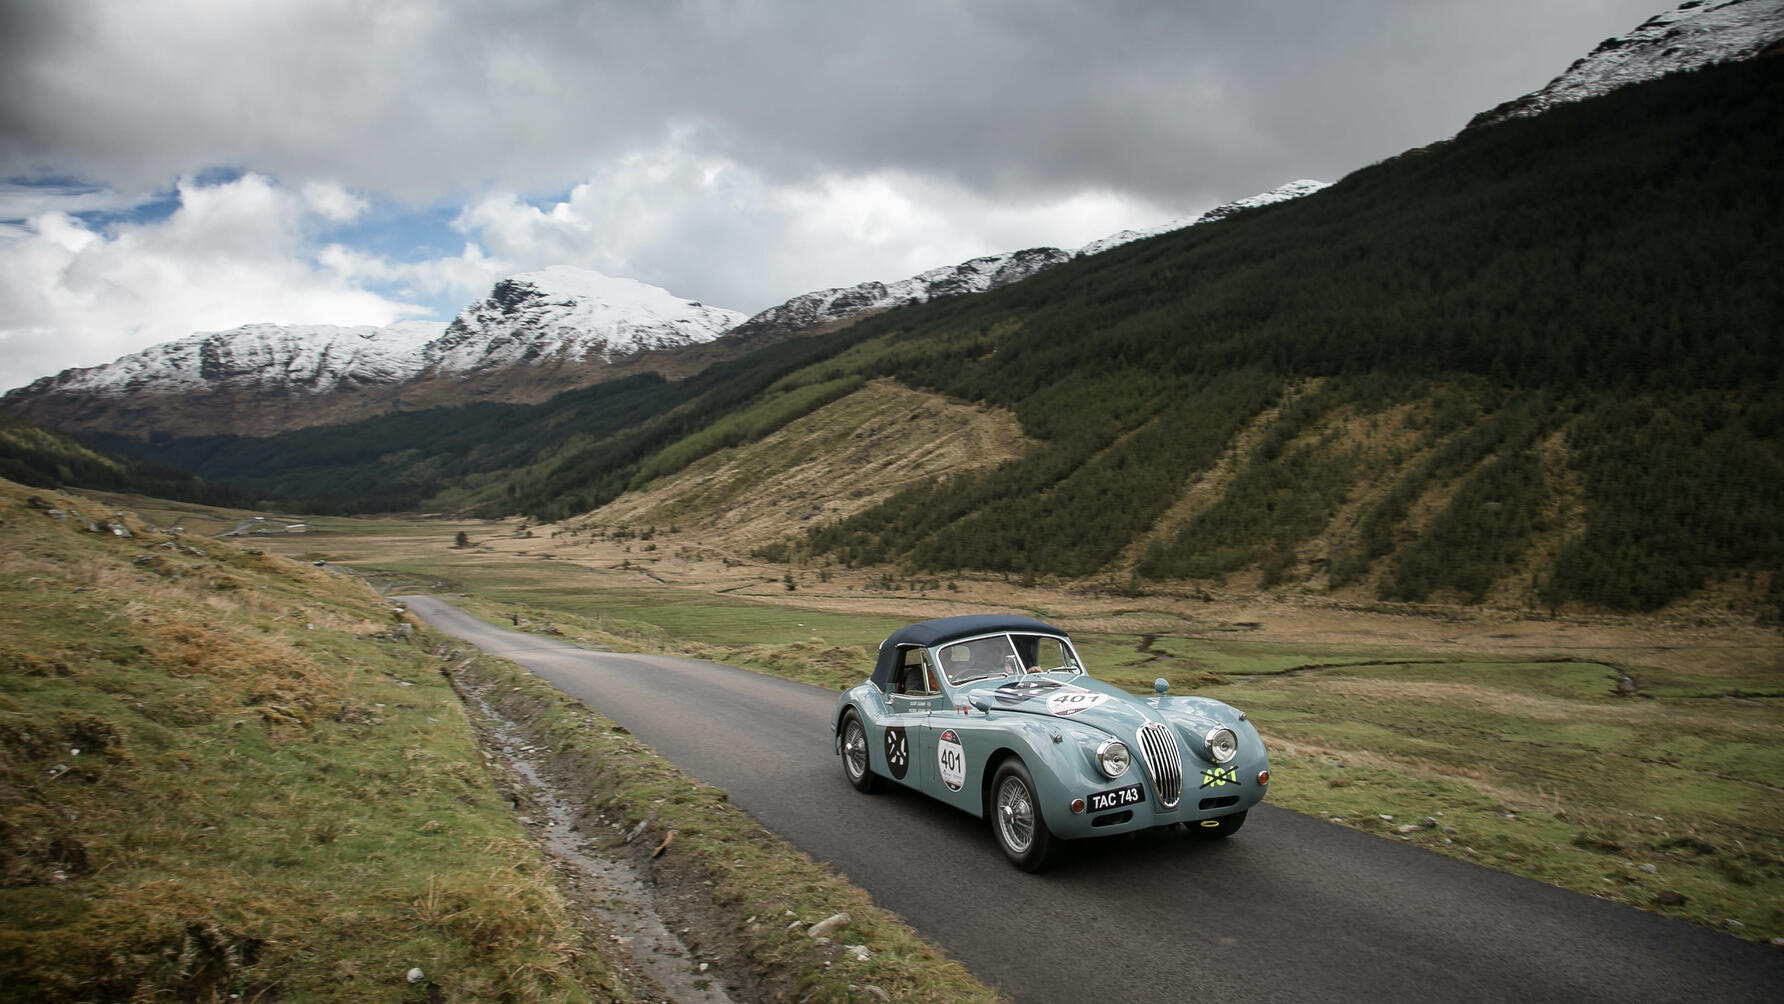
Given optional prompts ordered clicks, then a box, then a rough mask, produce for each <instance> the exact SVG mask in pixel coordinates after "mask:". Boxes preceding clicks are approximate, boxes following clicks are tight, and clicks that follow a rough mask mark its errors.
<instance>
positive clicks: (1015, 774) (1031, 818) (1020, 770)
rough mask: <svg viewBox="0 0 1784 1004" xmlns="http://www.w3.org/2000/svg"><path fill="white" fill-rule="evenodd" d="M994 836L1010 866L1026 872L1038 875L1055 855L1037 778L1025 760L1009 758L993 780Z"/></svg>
mask: <svg viewBox="0 0 1784 1004" xmlns="http://www.w3.org/2000/svg"><path fill="white" fill-rule="evenodd" d="M987 808H988V810H989V811H988V812H987V813H986V815H987V816H989V817H990V818H991V835H992V836H993V837H995V838H996V839H997V846H999V847H1001V848H1003V852H1004V856H1005V857H1007V858H1009V859H1010V863H1011V864H1013V865H1015V866H1016V867H1018V868H1020V869H1022V870H1023V871H1025V872H1038V871H1040V870H1041V869H1042V868H1045V867H1046V866H1047V860H1048V858H1050V857H1051V856H1052V853H1053V847H1054V839H1053V834H1052V833H1050V832H1048V830H1047V820H1046V818H1045V817H1044V816H1042V814H1041V801H1040V799H1039V798H1038V797H1037V796H1036V795H1035V786H1034V778H1033V777H1031V776H1029V773H1028V768H1027V767H1026V766H1024V765H1023V763H1022V761H1020V760H1017V759H1014V758H1012V759H1009V760H1005V761H1004V762H1003V765H1002V766H1000V767H998V768H997V773H996V775H994V776H993V778H992V781H991V802H990V805H989V806H988V807H987Z"/></svg>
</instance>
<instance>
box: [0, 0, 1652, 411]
mask: <svg viewBox="0 0 1784 1004" xmlns="http://www.w3.org/2000/svg"><path fill="white" fill-rule="evenodd" d="M1670 6H1671V4H1670V3H1668V2H1667V0H1498V2H1495V3H1482V2H1480V0H1076V2H1068V0H875V2H856V0H754V2H744V0H737V2H725V0H629V2H599V0H507V2H502V3H496V2H472V0H376V2H374V0H252V2H249V0H241V2H228V0H0V161H3V164H0V389H5V388H10V387H14V386H18V385H21V384H24V383H27V382H29V381H30V380H32V379H34V378H36V377H39V376H44V375H48V374H51V373H55V372H57V371H59V370H61V369H64V368H66V367H69V366H91V365H96V364H99V363H104V362H109V361H111V360H112V359H114V358H116V357H117V356H119V355H121V354H123V353H126V352H131V351H135V350H137V349H141V348H144V347H147V346H149V345H152V344H156V343H158V342H163V341H167V340H169V339H173V338H178V337H181V336H184V335H186V334H190V333H191V332H193V331H209V330H221V329H226V328H231V327H235V326H237V325H240V324H246V323H252V322H261V321H270V322H276V323H330V324H387V323H390V322H392V321H396V320H401V319H405V318H435V319H441V320H445V319H449V318H450V317H451V316H452V315H453V314H454V313H456V312H457V310H458V309H459V308H460V307H462V306H464V305H465V304H467V303H469V302H470V301H471V300H473V299H475V298H476V297H478V296H480V295H481V294H483V293H484V292H486V291H487V289H488V288H489V286H490V284H491V283H492V282H493V281H494V280H495V279H497V278H499V277H501V276H503V275H508V274H512V273H514V272H520V271H527V270H531V269H536V268H541V267H544V266H546V265H553V264H569V265H578V266H582V267H585V268H592V269H597V270H599V271H601V272H604V273H607V274H609V275H618V276H629V277H632V278H636V279H641V280H643V281H645V282H649V283H653V284H656V285H659V286H663V287H665V288H667V289H669V290H671V291H672V292H674V293H676V294H677V295H680V296H685V297H689V298H692V299H697V300H701V301H703V302H707V303H712V304H716V305H718V306H724V307H730V308H732V309H735V310H742V311H746V312H754V311H757V310H760V309H762V308H764V307H768V306H771V305H773V304H775V303H779V302H780V301H782V300H785V299H787V298H788V297H790V296H793V295H796V294H798V293H802V292H807V291H809V290H813V289H821V288H825V287H828V286H838V285H851V284H853V283H856V282H861V281H864V280H869V279H882V280H890V279H897V278H902V277H904V276H907V275H911V274H914V273H916V272H919V271H922V270H924V269H926V268H931V267H934V266H936V265H942V264H951V263H954V262H958V261H962V260H965V259H967V258H971V257H974V256H976V255H981V254H988V253H992V252H996V251H1004V250H1011V249H1016V248H1022V247H1032V246H1036V245H1044V244H1050V245H1055V246H1061V247H1076V246H1078V245H1081V244H1084V243H1087V242H1088V241H1090V240H1092V239H1095V238H1097V237H1102V236H1105V235H1107V234H1110V233H1113V232H1115V231H1118V230H1122V229H1125V228H1130V227H1143V226H1151V225H1155V224H1158V223H1162V222H1165V221H1166V220H1170V219H1175V218H1178V217H1183V216H1189V215H1193V214H1196V213H1199V212H1201V211H1202V210H1205V209H1207V208H1209V207H1211V206H1214V205H1218V204H1220V203H1222V202H1226V201H1229V200H1231V199H1235V198H1239V197H1242V196H1246V195H1251V194H1254V193H1256V192H1259V191H1263V190H1266V189H1270V188H1274V187H1276V186H1277V185H1280V184H1282V183H1284V182H1287V181H1292V180H1295V179H1298V178H1316V179H1319V180H1323V181H1334V180H1336V179H1337V178H1339V177H1340V176H1342V175H1344V174H1346V173H1348V172H1350V171H1352V170H1355V169H1357V168H1359V167H1363V166H1366V165H1368V164H1370V163H1372V162H1374V161H1377V160H1380V159H1382V158H1384V157H1388V156H1392V155H1393V154H1396V153H1398V152H1400V151H1402V150H1404V149H1406V148H1408V147H1412V146H1418V145H1422V144H1424V143H1427V142H1430V141H1432V140H1434V139H1439V138H1442V137H1446V136H1449V135H1451V134H1453V133H1454V132H1455V131H1456V130H1457V129H1458V128H1460V127H1461V126H1462V125H1463V124H1464V123H1466V121H1467V120H1468V118H1469V116H1471V115H1472V114H1473V113H1475V112H1477V111H1480V110H1482V109H1485V108H1488V107H1491V106H1492V105H1495V104H1497V103H1498V102H1500V101H1503V100H1506V99H1508V98H1512V97H1516V96H1518V95H1520V94H1523V93H1525V92H1527V91H1531V90H1534V89H1536V88H1538V87H1540V86H1542V85H1543V84H1544V83H1547V82H1548V80H1549V79H1550V78H1552V77H1553V76H1555V75H1556V74H1557V73H1559V72H1561V71H1562V70H1563V69H1565V68H1566V67H1567V65H1568V64H1569V63H1570V62H1572V61H1573V60H1574V59H1575V58H1577V57H1579V56H1582V55H1584V54H1585V53H1586V52H1587V51H1589V50H1590V49H1591V48H1592V47H1593V46H1594V45H1595V44H1597V42H1598V41H1599V40H1601V39H1603V38H1604V37H1606V36H1608V35H1613V34H1621V33H1623V32H1626V31H1628V30H1629V29H1631V28H1634V27H1635V26H1636V25H1637V24H1639V23H1640V22H1641V21H1643V20H1644V19H1646V18H1647V17H1648V16H1649V15H1650V14H1653V13H1657V12H1658V11H1660V10H1664V9H1667V8H1668V7H1670Z"/></svg>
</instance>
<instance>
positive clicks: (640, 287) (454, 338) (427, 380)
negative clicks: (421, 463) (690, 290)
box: [0, 181, 1325, 438]
mask: <svg viewBox="0 0 1784 1004" xmlns="http://www.w3.org/2000/svg"><path fill="white" fill-rule="evenodd" d="M1323 187H1325V186H1324V183H1322V182H1317V181H1296V182H1291V183H1290V184H1287V185H1283V186H1281V187H1279V188H1276V189H1273V190H1271V191H1269V192H1264V193H1261V194H1259V195H1254V196H1251V197H1249V198H1244V199H1239V200H1237V201H1234V202H1230V203H1227V204H1225V205H1223V206H1219V207H1217V208H1215V209H1211V210H1209V211H1208V212H1206V213H1203V214H1202V215H1201V216H1198V217H1195V218H1193V219H1183V220H1177V221H1174V222H1172V223H1168V224H1165V225H1163V226H1160V227H1154V228H1152V229H1149V230H1144V231H1135V230H1124V231H1122V232H1121V233H1119V234H1115V235H1113V236H1110V237H1106V238H1103V239H1102V240H1099V241H1096V242H1094V243H1092V244H1090V245H1087V246H1086V247H1084V248H1082V249H1079V250H1077V251H1062V250H1060V249H1058V248H1030V249H1028V250H1024V251H1012V252H1007V253H1004V254H998V255H988V256H985V257H982V258H974V259H972V260H971V261H966V262H962V263H960V264H958V265H947V266H942V267H940V268H934V269H930V270H929V271H927V272H923V273H921V274H919V275H915V276H912V277H910V278H908V279H901V280H898V281H895V282H889V283H882V282H866V283H861V284H859V285H856V286H851V287H848V288H839V289H827V290H819V291H817V292H814V293H805V294H802V295H800V296H796V297H794V298H792V299H791V300H788V301H787V302H785V303H783V304H780V305H779V306H776V307H771V308H769V309H768V310H764V311H762V312H761V313H758V314H756V315H755V316H754V317H749V318H745V317H744V315H743V314H741V313H738V312H737V311H733V310H725V309H722V308H718V307H710V306H706V305H704V304H701V303H698V302H695V301H691V300H684V299H681V298H679V297H676V296H674V295H672V294H670V293H669V292H668V291H667V290H663V289H660V288H658V287H655V286H650V285H647V284H645V283H641V282H638V281H636V280H633V279H622V278H612V277H609V276H605V275H602V274H601V273H599V272H594V271H590V270H587V269H580V268H572V267H568V266H552V267H549V268H546V269H543V270H540V271H537V272H527V273H523V274H519V275H513V276H509V277H508V278H505V279H503V280H501V281H499V282H497V283H496V284H495V286H494V288H492V289H491V290H490V293H489V295H488V296H486V297H484V298H482V299H480V300H478V301H477V302H476V303H473V304H471V305H470V306H468V307H466V308H465V309H464V310H463V311H461V312H460V313H459V315H458V316H457V317H456V318H455V319H454V320H453V321H452V322H451V323H450V324H448V325H445V326H444V328H442V326H441V325H440V324H439V323H437V322H433V321H408V322H403V323H400V324H395V325H391V326H390V327H386V328H376V327H367V326H360V327H337V326H332V325H274V324H250V325H245V326H243V327H240V328H235V329H233V330H230V331H220V332H203V333H199V334H195V335H192V336H190V337H187V338H182V339H179V340H177V341H173V342H168V343H166V344H163V345H158V346H154V347H152V348H149V349H145V350H143V351H141V352H137V353H133V354H131V355H127V356H124V357H122V358H120V359H118V360H116V361H114V362H112V363H108V364H106V365H103V366H95V367H89V368H84V369H71V370H64V371H63V372H61V373H59V374H56V375H55V376H51V377H45V378H43V379H41V380H37V381H35V382H33V383H32V384H30V385H29V386H27V387H22V388H18V389H16V390H13V391H11V392H9V393H8V394H7V395H6V396H5V398H4V399H3V400H0V410H4V411H7V412H10V413H12V414H14V415H18V416H21V417H24V418H28V419H31V420H33V421H36V422H39V423H42V424H44V425H48V426H52V427H55V428H59V429H66V430H70V431H77V432H97V433H102V434H107V435H125V436H134V437H138V438H145V437H148V436H151V435H168V434H173V435H204V434H207V433H212V432H217V431H220V430H230V431H235V432H246V433H250V434H255V435H268V434H272V433H276V432H280V431H283V430H287V429H294V428H303V427H307V426H316V425H334V424H340V423H343V422H351V421H356V420H358V419H361V418H366V417H369V416H372V415H376V414H381V413H384V412H389V411H400V410H404V409H410V410H412V409H415V408H424V407H430V406H434V405H446V404H457V403H464V402H468V401H498V402H510V403H538V402H541V401H544V400H546V399H548V398H550V397H551V396H552V395H554V394H558V393H561V392H563V391H567V390H574V389H576V388H579V387H586V386H589V385H591V384H594V383H598V382H601V381H603V380H610V379H618V378H620V377H624V376H628V375H630V374H632V373H635V372H640V371H644V370H651V371H655V372H661V373H663V374H665V375H667V376H670V377H683V376H686V375H688V374H690V373H692V372H694V371H696V370H697V369H699V368H701V367H703V366H705V365H708V364H710V363H713V362H716V361H719V360H722V359H727V358H731V357H733V356H735V355H737V354H738V353H740V352H746V351H750V350H752V349H755V348H759V347H761V346H762V345H763V344H765V343H766V342H768V341H772V340H776V339H779V338H785V337H789V336H791V335H794V334H799V333H803V332H809V331H813V330H817V329H821V328H825V327H833V326H835V325H839V324H843V323H847V322H850V321H853V320H855V319H857V318H860V317H863V316H866V315H869V314H873V313H877V312H879V311H882V310H889V309H891V308H893V307H902V306H907V305H910V304H916V303H925V302H928V301H929V300H934V299H939V298H942V297H949V296H961V295H965V294H968V293H983V292H985V291H987V290H992V289H997V288H1000V287H1002V286H1007V285H1009V284H1010V283H1013V282H1019V281H1021V280H1023V279H1026V278H1028V277H1029V276H1032V275H1034V274H1036V273H1037V272H1040V271H1042V270H1044V269H1048V268H1052V267H1053V266H1055V265H1059V264H1062V263H1064V262H1067V261H1070V260H1072V259H1073V258H1077V257H1081V256H1083V255H1087V254H1097V253H1099V252H1102V251H1106V250H1108V249H1110V248H1113V247H1118V246H1120V245H1122V244H1126V243H1128V242H1131V241H1135V240H1139V239H1142V238H1144V237H1150V236H1155V235H1157V234H1161V233H1168V232H1170V231H1172V230H1177V229H1181V228H1182V227H1186V226H1193V225H1195V224H1198V223H1207V222H1211V221H1214V220H1218V219H1224V218H1226V217H1227V216H1230V215H1232V214H1233V213H1235V212H1238V211H1240V210H1243V209H1249V208H1256V207H1259V206H1265V205H1270V204H1273V203H1276V202H1281V201H1283V200H1285V199H1291V198H1299V197H1300V196H1303V195H1307V194H1310V193H1312V192H1315V191H1318V190H1319V189H1320V188H1323ZM715 343H716V344H715ZM703 347H704V348H703Z"/></svg>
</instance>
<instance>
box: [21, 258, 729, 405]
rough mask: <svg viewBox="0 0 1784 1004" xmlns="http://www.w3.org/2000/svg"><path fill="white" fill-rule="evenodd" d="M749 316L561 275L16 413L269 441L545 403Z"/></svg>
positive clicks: (173, 354)
mask: <svg viewBox="0 0 1784 1004" xmlns="http://www.w3.org/2000/svg"><path fill="white" fill-rule="evenodd" d="M743 319H744V315H743V314H742V313H739V312H738V311H735V310H723V309H720V308H717V307H709V306H706V305H704V304H700V303H695V302H693V301H690V300H683V299H681V298H679V297H676V296H673V295H671V294H670V293H669V292H668V291H666V290H663V289H659V288H657V287H655V286H649V285H646V284H644V283H642V282H638V281H636V280H632V279H615V278H610V277H608V276H605V275H602V274H600V273H599V272H592V271H588V270H586V269H579V268H569V267H565V266H554V267H552V268H547V269H544V270H542V271H539V272H528V273H524V274H521V275H514V276H509V277H508V278H506V279H503V280H501V281H500V282H498V283H496V285H495V287H494V288H493V289H492V290H491V291H490V294H489V295H488V296H487V297H485V298H483V299H481V300H479V301H477V302H476V303H474V304H472V305H471V306H469V307H467V308H465V309H464V311H462V312H461V313H460V314H459V315H458V317H457V318H456V319H455V320H453V321H452V323H451V324H442V323H440V322H438V321H404V322H400V323H398V324H393V325H391V326H389V327H383V328H379V327H370V326H361V327H337V326H334V325H321V324H303V325H278V324H249V325H245V326H243V327H240V328H235V329H233V330H230V331H216V332H201V333H199V334H195V335H190V336H188V337H186V338H181V339H177V340H175V341H172V342H167V343H165V344H162V345H157V346H153V347H151V348H148V349H144V350H143V351H141V352H136V353H132V354H130V355H127V356H124V357H122V358H120V359H118V360H116V361H114V362H111V363H107V364H105V365H103V366H94V367H88V368H84V369H71V370H64V371H63V372H61V373H58V374H56V375H55V376H51V377H44V378H43V379H41V380H38V381H36V382H34V383H32V384H30V385H29V386H26V387H21V388H18V389H16V390H13V391H11V392H9V393H7V395H6V397H5V398H4V401H3V402H0V404H3V406H4V407H5V409H6V410H7V411H9V412H12V413H13V414H17V415H21V416H23V417H26V418H29V419H32V420H33V421H37V422H41V423H42V424H45V425H49V426H52V427H55V428H59V429H64V430H69V431H78V430H88V429H91V430H101V431H106V432H116V433H124V434H144V435H146V434H148V433H149V432H151V431H162V432H173V433H195V434H204V433H209V432H216V431H221V430H226V431H230V432H242V433H251V434H266V433H269V432H273V431H278V430H280V429H287V428H297V427H301V426H305V425H316V424H322V423H324V422H340V421H351V420H353V419H357V418H364V417H367V416H369V415H372V414H377V413H379V412H382V411H387V410H390V409H393V408H402V407H408V406H423V405H428V404H438V403H444V402H449V401H450V402H460V403H462V402H463V401H468V400H542V399H543V398H544V397H549V396H550V395H551V394H553V393H556V392H559V391H564V390H570V389H572V388H575V387H581V386H586V385H588V384H590V383H594V382H596V381H598V380H599V379H600V378H601V375H602V371H604V370H605V369H606V368H607V367H608V366H610V365H612V364H614V363H616V362H622V361H624V360H627V359H631V358H633V357H636V356H638V355H639V354H640V353H642V352H645V351H647V350H658V349H676V348H683V347H686V346H689V345H695V344H699V343H701V342H709V341H711V340H713V339H714V338H717V337H718V336H719V335H720V334H722V333H723V332H724V331H725V330H726V329H728V328H731V327H733V326H735V325H736V324H737V323H738V322H739V321H741V320H743Z"/></svg>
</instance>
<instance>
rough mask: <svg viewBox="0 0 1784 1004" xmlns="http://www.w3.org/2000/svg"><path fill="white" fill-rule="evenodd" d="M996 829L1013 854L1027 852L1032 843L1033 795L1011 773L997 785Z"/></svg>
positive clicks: (1020, 780) (1026, 786)
mask: <svg viewBox="0 0 1784 1004" xmlns="http://www.w3.org/2000/svg"><path fill="white" fill-rule="evenodd" d="M997 831H998V833H1000V834H1002V835H1003V841H1004V846H1006V847H1008V848H1009V849H1010V852H1011V853H1013V854H1018V855H1021V854H1027V853H1028V848H1029V846H1030V845H1032V844H1033V843H1034V795H1033V793H1031V792H1030V791H1029V790H1028V785H1026V784H1024V783H1022V779H1021V778H1019V777H1016V776H1015V775H1013V774H1012V775H1010V776H1008V777H1005V778H1004V779H1003V783H1001V784H999V785H998V786H997Z"/></svg>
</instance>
